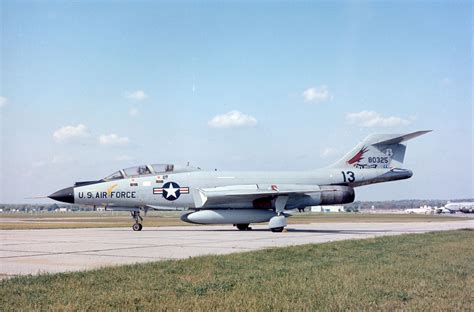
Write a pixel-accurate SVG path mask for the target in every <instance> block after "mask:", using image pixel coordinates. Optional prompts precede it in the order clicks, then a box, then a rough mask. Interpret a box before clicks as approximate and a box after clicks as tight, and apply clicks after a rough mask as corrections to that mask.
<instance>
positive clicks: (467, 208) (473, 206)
mask: <svg viewBox="0 0 474 312" xmlns="http://www.w3.org/2000/svg"><path fill="white" fill-rule="evenodd" d="M444 208H446V209H448V210H449V211H452V212H464V213H473V212H474V202H459V203H447V204H446V205H445V206H444Z"/></svg>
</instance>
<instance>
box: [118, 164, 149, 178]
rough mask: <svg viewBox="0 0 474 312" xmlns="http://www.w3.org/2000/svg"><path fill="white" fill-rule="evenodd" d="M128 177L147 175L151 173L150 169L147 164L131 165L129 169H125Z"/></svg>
mask: <svg viewBox="0 0 474 312" xmlns="http://www.w3.org/2000/svg"><path fill="white" fill-rule="evenodd" d="M123 171H124V172H125V174H126V175H127V177H134V176H139V175H146V174H151V171H150V169H148V167H147V166H145V165H143V166H136V167H130V168H127V169H124V170H123Z"/></svg>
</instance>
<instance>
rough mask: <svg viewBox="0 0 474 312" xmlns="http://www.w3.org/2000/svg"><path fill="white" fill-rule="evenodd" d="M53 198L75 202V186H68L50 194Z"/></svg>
mask: <svg viewBox="0 0 474 312" xmlns="http://www.w3.org/2000/svg"><path fill="white" fill-rule="evenodd" d="M48 197H49V198H51V199H54V200H57V201H61V202H65V203H71V204H74V188H73V187H66V188H64V189H62V190H59V191H57V192H55V193H53V194H51V195H49V196H48Z"/></svg>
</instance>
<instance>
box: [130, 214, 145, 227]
mask: <svg viewBox="0 0 474 312" xmlns="http://www.w3.org/2000/svg"><path fill="white" fill-rule="evenodd" d="M131 215H132V218H133V219H134V220H135V224H134V225H133V226H132V229H133V230H134V231H141V230H142V228H143V225H142V224H141V223H140V221H143V218H142V217H141V216H140V211H132V212H131Z"/></svg>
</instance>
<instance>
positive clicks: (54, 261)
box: [0, 220, 474, 278]
mask: <svg viewBox="0 0 474 312" xmlns="http://www.w3.org/2000/svg"><path fill="white" fill-rule="evenodd" d="M462 228H471V229H472V228H474V220H462V221H449V222H409V223H386V222H384V223H312V224H291V225H289V226H288V231H287V232H284V233H272V232H270V231H269V230H268V229H267V227H266V225H256V226H255V225H254V226H253V230H252V231H237V230H236V229H234V228H233V227H232V226H174V227H155V228H144V229H143V231H141V232H133V231H132V230H131V229H129V228H92V229H54V230H2V231H0V240H1V246H0V264H1V265H0V276H1V277H3V278H5V277H8V276H14V275H24V274H38V273H46V272H48V273H53V272H66V271H78V270H86V269H93V268H99V267H104V266H111V265H120V264H131V263H137V262H147V261H159V260H167V259H183V258H188V257H195V256H201V255H211V254H229V253H234V252H244V251H252V250H258V249H263V248H269V247H282V246H290V245H301V244H310V243H324V242H329V241H337V240H345V239H360V238H370V237H376V236H383V235H399V234H403V233H425V232H430V231H445V230H454V229H462Z"/></svg>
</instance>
